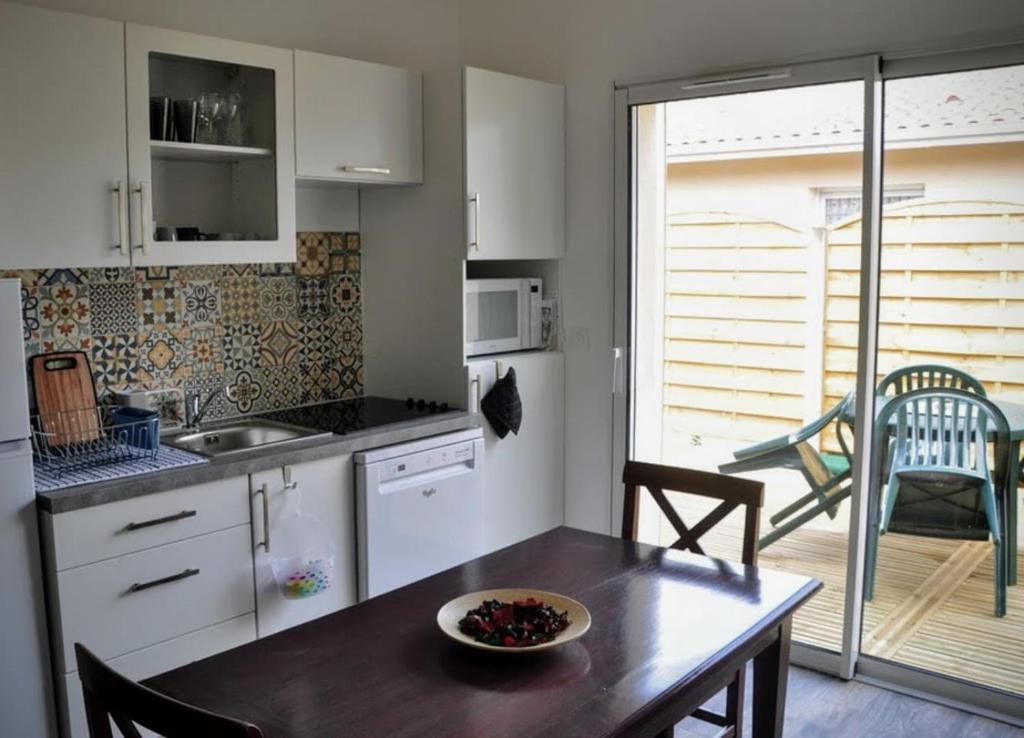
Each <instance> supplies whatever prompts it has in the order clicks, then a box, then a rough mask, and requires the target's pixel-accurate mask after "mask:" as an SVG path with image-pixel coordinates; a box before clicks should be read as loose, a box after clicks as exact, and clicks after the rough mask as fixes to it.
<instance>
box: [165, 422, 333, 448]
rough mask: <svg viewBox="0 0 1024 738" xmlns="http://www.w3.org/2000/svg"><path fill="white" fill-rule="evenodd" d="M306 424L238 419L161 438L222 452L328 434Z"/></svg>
mask: <svg viewBox="0 0 1024 738" xmlns="http://www.w3.org/2000/svg"><path fill="white" fill-rule="evenodd" d="M329 435H331V434H330V433H322V432H320V431H316V430H310V429H309V428H301V427H299V426H297V425H288V424H286V423H277V422H275V421H271V420H259V419H258V418H253V419H252V420H239V421H235V422H233V423H225V424H223V425H218V426H215V427H211V428H208V429H206V430H198V431H194V432H187V433H181V434H179V435H176V436H171V437H170V438H163V439H162V441H163V443H166V444H167V445H168V446H174V447H175V448H180V449H182V450H183V451H192V452H194V453H197V454H203V455H204V456H224V455H225V454H234V453H239V452H241V451H248V450H250V449H253V448H260V447H263V446H274V445H280V444H286V443H294V442H295V441H302V440H305V439H307V438H316V437H319V436H329Z"/></svg>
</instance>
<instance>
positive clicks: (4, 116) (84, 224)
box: [0, 3, 129, 269]
mask: <svg viewBox="0 0 1024 738" xmlns="http://www.w3.org/2000/svg"><path fill="white" fill-rule="evenodd" d="M0 70H2V72H0V100H2V101H3V102H2V104H3V106H4V111H3V113H0V268H5V269H21V268H45V267H66V266H82V267H85V266H94V267H99V266H127V265H128V259H129V257H128V236H127V233H126V230H127V216H128V212H127V206H128V203H127V198H128V171H127V170H128V167H127V162H126V159H125V148H124V147H125V102H124V26H123V25H122V24H121V23H116V22H114V21H109V20H102V19H99V18H86V17H83V16H78V15H70V14H67V13H58V12H54V11H50V10H42V9H38V8H30V7H26V6H24V5H14V4H10V3H0ZM119 185H120V192H119V191H118V187H119Z"/></svg>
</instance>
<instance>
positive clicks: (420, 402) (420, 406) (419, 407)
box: [416, 400, 427, 410]
mask: <svg viewBox="0 0 1024 738" xmlns="http://www.w3.org/2000/svg"><path fill="white" fill-rule="evenodd" d="M426 407H427V402H426V400H416V409H417V410H425V409H426Z"/></svg>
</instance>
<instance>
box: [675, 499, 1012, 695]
mask: <svg viewBox="0 0 1024 738" xmlns="http://www.w3.org/2000/svg"><path fill="white" fill-rule="evenodd" d="M677 507H678V509H679V511H680V513H681V514H682V515H683V518H684V520H686V521H687V522H691V521H692V522H696V520H697V519H699V517H700V516H701V511H702V510H703V509H704V508H700V509H694V508H689V509H688V508H687V507H684V506H682V505H677ZM764 525H765V526H766V527H767V526H768V523H767V521H765V523H764ZM741 530H742V528H741V520H740V519H739V518H738V516H735V515H732V516H730V517H729V518H727V519H726V521H724V523H723V524H722V525H721V526H720V527H718V528H716V529H715V530H713V531H712V532H711V533H710V534H708V538H707V541H708V544H709V545H708V546H707V547H706V548H707V549H708V553H709V554H710V555H717V556H724V557H727V558H733V559H736V558H738V541H739V539H740V536H741V535H742V534H741ZM666 539H671V535H670V534H668V533H667V532H666V533H664V534H663V538H662V542H663V544H667V543H668V542H670V540H666ZM846 547H847V537H846V535H845V534H843V533H839V532H836V531H834V530H821V529H814V528H809V527H805V528H801V529H799V530H796V531H794V532H793V533H791V534H790V535H788V536H786V537H785V538H783V539H781V540H779V541H778V542H776V543H774V544H773V545H771V546H769V547H768V548H766V549H765V550H763V551H762V552H761V554H760V557H761V559H760V563H761V565H762V566H766V567H770V568H773V569H779V570H782V571H789V572H794V573H799V574H805V575H808V576H813V577H816V578H818V579H820V580H821V581H822V582H824V584H825V587H824V589H823V590H822V591H821V592H820V593H819V594H818V596H816V597H815V598H814V599H812V600H811V601H810V602H809V603H808V604H807V605H806V606H805V607H803V608H802V609H801V610H800V611H799V612H798V613H797V615H796V618H795V621H794V637H795V638H796V639H797V640H800V641H803V642H805V643H810V644H813V645H817V646H821V647H824V648H827V649H830V650H839V648H840V644H841V639H842V626H843V607H844V600H845V582H846ZM1019 560H1020V568H1021V571H1024V554H1022V555H1020V558H1019ZM994 596H995V595H994V587H993V560H992V547H991V545H989V544H986V543H977V542H973V543H968V542H964V541H948V540H941V539H932V538H921V537H917V536H902V535H897V534H888V535H885V536H883V537H882V539H881V543H880V548H879V561H878V578H877V584H876V592H875V597H874V599H873V600H872V601H870V602H867V603H865V608H864V633H865V635H866V638H865V641H864V651H865V653H868V654H871V655H875V656H879V657H882V658H886V659H889V660H892V661H895V662H897V663H901V664H907V665H911V666H916V667H919V668H922V669H927V670H929V671H935V672H938V673H940V674H945V675H948V676H954V677H958V678H961V679H966V680H969V681H972V682H977V683H979V684H983V685H986V686H992V687H996V688H999V689H1002V690H1006V691H1009V692H1015V693H1019V694H1024V582H1022V583H1021V584H1020V585H1018V586H1015V587H1010V589H1009V594H1008V612H1007V615H1006V617H1003V618H997V617H995V614H994V607H995V600H994Z"/></svg>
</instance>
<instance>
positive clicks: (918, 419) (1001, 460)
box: [875, 389, 1009, 478]
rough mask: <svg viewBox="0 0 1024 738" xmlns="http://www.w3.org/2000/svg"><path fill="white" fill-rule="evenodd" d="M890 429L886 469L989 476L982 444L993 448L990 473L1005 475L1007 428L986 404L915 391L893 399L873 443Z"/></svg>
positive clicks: (964, 395) (967, 395) (969, 396)
mask: <svg viewBox="0 0 1024 738" xmlns="http://www.w3.org/2000/svg"><path fill="white" fill-rule="evenodd" d="M893 417H895V419H896V424H895V430H894V432H893V436H892V449H891V456H890V463H891V464H892V465H894V466H898V467H901V468H904V469H907V468H919V469H921V470H922V471H928V472H935V473H937V474H941V473H944V472H953V473H957V474H961V475H965V474H966V475H969V476H975V477H978V478H985V477H988V475H989V473H990V472H989V461H988V444H989V442H990V441H993V442H994V449H995V456H994V459H993V460H994V461H995V462H996V468H997V470H998V473H999V474H1003V473H1005V466H1006V462H1007V459H1008V444H1009V425H1008V423H1007V421H1006V416H1005V415H1003V413H1002V411H1001V410H1000V409H999V408H998V407H996V405H994V404H993V403H992V402H991V401H989V400H988V399H986V398H984V397H980V396H978V395H977V394H974V393H971V392H965V391H963V390H956V389H919V390H913V391H911V392H907V393H904V394H901V395H897V396H896V397H895V398H893V399H892V400H890V401H889V402H888V403H887V404H886V405H885V407H884V408H883V409H882V411H881V412H880V413H879V415H878V420H877V421H876V424H877V430H876V433H875V437H876V439H878V441H879V442H882V441H884V440H886V439H887V438H889V428H890V426H891V421H890V419H891V418H893Z"/></svg>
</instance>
